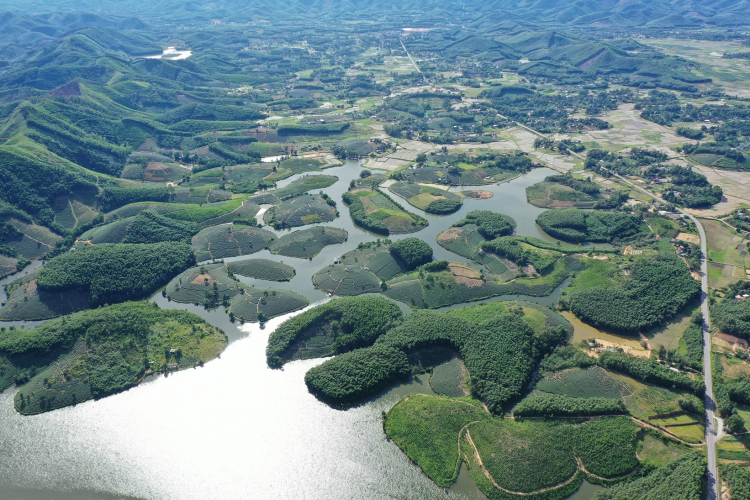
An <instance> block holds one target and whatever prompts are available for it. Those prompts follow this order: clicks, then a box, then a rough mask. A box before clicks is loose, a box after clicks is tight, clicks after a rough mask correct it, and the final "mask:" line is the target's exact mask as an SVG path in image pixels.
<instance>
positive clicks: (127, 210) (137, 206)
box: [104, 202, 195, 222]
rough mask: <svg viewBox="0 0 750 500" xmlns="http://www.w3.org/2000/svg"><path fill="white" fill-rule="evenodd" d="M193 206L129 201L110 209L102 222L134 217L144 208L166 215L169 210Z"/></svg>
mask: <svg viewBox="0 0 750 500" xmlns="http://www.w3.org/2000/svg"><path fill="white" fill-rule="evenodd" d="M193 207H195V205H193V204H190V203H149V202H143V203H131V204H130V205H125V206H124V207H120V208H118V209H116V210H112V211H111V212H109V213H108V214H106V215H105V216H104V222H112V221H115V220H118V219H126V218H128V217H134V216H136V215H138V214H139V213H141V212H142V211H144V210H153V211H154V212H157V213H160V214H162V215H166V214H168V213H171V212H177V211H179V210H186V209H189V208H193Z"/></svg>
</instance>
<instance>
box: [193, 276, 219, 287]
mask: <svg viewBox="0 0 750 500" xmlns="http://www.w3.org/2000/svg"><path fill="white" fill-rule="evenodd" d="M206 280H208V284H209V285H213V284H214V283H218V282H217V281H216V280H215V279H213V277H212V276H211V275H210V274H199V275H198V276H196V277H195V279H194V280H193V281H191V283H192V284H193V285H202V284H204V283H206Z"/></svg>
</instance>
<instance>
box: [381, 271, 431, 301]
mask: <svg viewBox="0 0 750 500" xmlns="http://www.w3.org/2000/svg"><path fill="white" fill-rule="evenodd" d="M384 293H385V295H386V296H387V297H390V298H392V299H393V300H398V301H400V302H403V303H404V304H409V305H411V306H412V307H420V308H421V307H427V304H426V303H425V301H424V289H423V288H422V283H421V282H420V281H419V279H418V278H417V277H416V276H405V277H404V278H403V279H401V280H398V281H396V282H393V283H388V289H387V291H385V292H384Z"/></svg>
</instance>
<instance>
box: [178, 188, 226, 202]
mask: <svg viewBox="0 0 750 500" xmlns="http://www.w3.org/2000/svg"><path fill="white" fill-rule="evenodd" d="M231 198H232V193H231V192H229V191H224V190H221V189H217V186H216V185H215V184H208V185H205V186H198V187H191V188H177V189H175V191H174V201H175V202H177V203H192V204H198V205H202V204H205V203H216V202H219V201H227V200H229V199H231Z"/></svg>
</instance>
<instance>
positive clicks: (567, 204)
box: [549, 200, 575, 208]
mask: <svg viewBox="0 0 750 500" xmlns="http://www.w3.org/2000/svg"><path fill="white" fill-rule="evenodd" d="M574 205H575V202H574V201H559V200H555V201H553V202H552V203H551V204H550V206H549V208H570V207H572V206H574Z"/></svg>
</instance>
